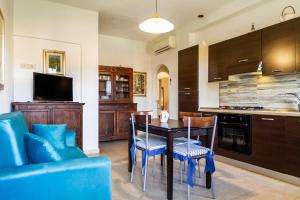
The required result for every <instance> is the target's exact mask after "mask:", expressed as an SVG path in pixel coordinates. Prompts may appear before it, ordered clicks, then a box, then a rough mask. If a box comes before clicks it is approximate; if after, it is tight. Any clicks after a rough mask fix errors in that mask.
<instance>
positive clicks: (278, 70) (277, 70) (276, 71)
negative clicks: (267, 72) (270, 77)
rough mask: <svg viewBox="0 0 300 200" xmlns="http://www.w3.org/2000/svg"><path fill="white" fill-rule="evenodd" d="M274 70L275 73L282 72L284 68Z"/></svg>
mask: <svg viewBox="0 0 300 200" xmlns="http://www.w3.org/2000/svg"><path fill="white" fill-rule="evenodd" d="M272 72H273V73H279V72H282V70H280V69H274V70H273V71H272Z"/></svg>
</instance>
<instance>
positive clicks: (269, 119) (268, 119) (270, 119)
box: [261, 118, 274, 121]
mask: <svg viewBox="0 0 300 200" xmlns="http://www.w3.org/2000/svg"><path fill="white" fill-rule="evenodd" d="M261 120H264V121H274V119H273V118H261Z"/></svg>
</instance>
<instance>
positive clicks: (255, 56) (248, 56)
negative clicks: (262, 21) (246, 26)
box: [226, 30, 261, 75]
mask: <svg viewBox="0 0 300 200" xmlns="http://www.w3.org/2000/svg"><path fill="white" fill-rule="evenodd" d="M227 46H228V49H227V53H226V54H227V62H226V65H227V71H228V75H234V74H242V73H249V72H256V71H257V68H258V65H259V63H260V62H261V30H259V31H255V32H251V33H248V34H246V35H242V36H239V37H236V38H233V39H230V40H228V41H227Z"/></svg>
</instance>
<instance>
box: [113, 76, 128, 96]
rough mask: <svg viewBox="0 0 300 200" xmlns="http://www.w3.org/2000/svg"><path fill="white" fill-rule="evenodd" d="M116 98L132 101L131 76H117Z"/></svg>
mask: <svg viewBox="0 0 300 200" xmlns="http://www.w3.org/2000/svg"><path fill="white" fill-rule="evenodd" d="M115 80H116V96H115V98H116V99H117V100H128V99H130V76H129V75H121V74H116V77H115Z"/></svg>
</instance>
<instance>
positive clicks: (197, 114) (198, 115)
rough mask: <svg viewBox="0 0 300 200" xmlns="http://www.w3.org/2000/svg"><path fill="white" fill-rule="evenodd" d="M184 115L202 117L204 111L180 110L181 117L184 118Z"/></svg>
mask: <svg viewBox="0 0 300 200" xmlns="http://www.w3.org/2000/svg"><path fill="white" fill-rule="evenodd" d="M184 116H190V117H202V113H200V112H179V119H182V120H183V117H184Z"/></svg>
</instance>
